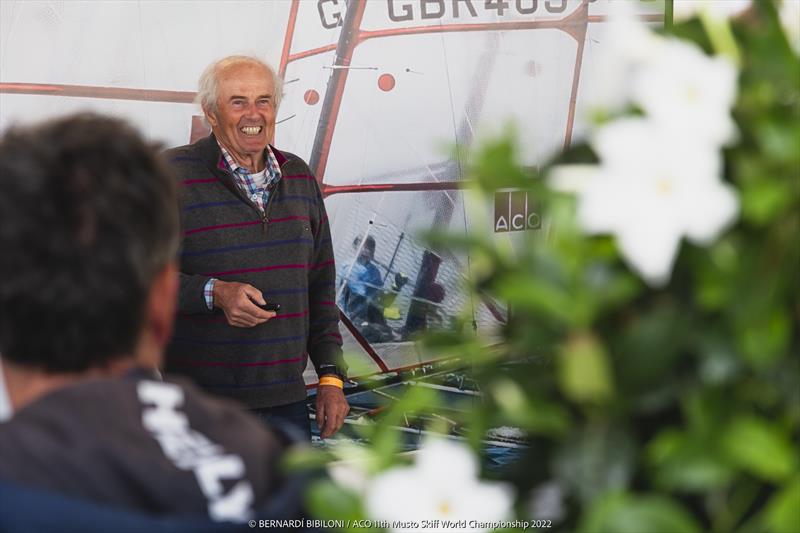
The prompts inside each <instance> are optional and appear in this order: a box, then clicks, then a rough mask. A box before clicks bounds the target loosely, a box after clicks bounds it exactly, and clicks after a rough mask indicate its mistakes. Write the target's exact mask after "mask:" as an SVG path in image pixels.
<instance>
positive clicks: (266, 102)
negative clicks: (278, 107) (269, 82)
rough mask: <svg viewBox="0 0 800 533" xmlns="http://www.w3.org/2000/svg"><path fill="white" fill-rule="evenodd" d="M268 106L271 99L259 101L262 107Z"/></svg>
mask: <svg viewBox="0 0 800 533" xmlns="http://www.w3.org/2000/svg"><path fill="white" fill-rule="evenodd" d="M268 104H269V98H261V99H260V100H259V101H258V105H262V106H263V105H268Z"/></svg>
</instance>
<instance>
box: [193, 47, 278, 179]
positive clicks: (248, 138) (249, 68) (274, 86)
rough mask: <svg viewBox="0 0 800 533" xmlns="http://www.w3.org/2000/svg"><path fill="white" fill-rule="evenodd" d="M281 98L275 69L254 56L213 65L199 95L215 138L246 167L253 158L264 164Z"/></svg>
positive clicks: (230, 57)
mask: <svg viewBox="0 0 800 533" xmlns="http://www.w3.org/2000/svg"><path fill="white" fill-rule="evenodd" d="M280 97H281V83H280V79H279V78H278V76H277V75H276V74H275V70H274V69H273V68H272V67H270V66H269V65H268V64H266V63H265V62H263V61H261V60H260V59H258V58H256V57H250V56H229V57H226V58H223V59H221V60H219V61H216V62H214V63H212V64H211V65H209V66H208V67H207V68H206V70H205V71H204V72H203V74H202V75H201V76H200V81H199V87H198V93H197V101H198V102H199V103H200V106H201V107H202V108H203V114H204V115H205V117H206V120H207V121H208V123H209V125H210V126H211V131H212V132H213V133H214V136H215V137H216V138H217V140H218V141H219V142H220V143H221V144H222V145H223V146H224V147H225V149H226V150H228V152H229V153H230V154H231V156H232V157H233V158H234V159H235V160H236V162H237V163H238V164H240V165H243V166H249V165H250V162H251V161H252V160H253V159H255V160H257V161H258V162H259V163H261V162H263V153H264V149H265V148H266V147H267V144H268V143H270V142H272V138H273V136H274V134H275V115H276V113H277V110H278V105H279V104H280ZM253 170H257V169H253Z"/></svg>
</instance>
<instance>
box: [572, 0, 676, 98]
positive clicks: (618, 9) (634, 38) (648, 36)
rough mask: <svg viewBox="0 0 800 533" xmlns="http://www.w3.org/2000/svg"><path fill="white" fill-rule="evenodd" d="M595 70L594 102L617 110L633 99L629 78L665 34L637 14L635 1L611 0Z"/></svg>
mask: <svg viewBox="0 0 800 533" xmlns="http://www.w3.org/2000/svg"><path fill="white" fill-rule="evenodd" d="M608 8H609V15H608V26H607V27H606V28H605V31H604V32H603V34H602V37H601V40H600V43H599V45H600V47H599V49H598V50H599V55H598V58H597V61H596V65H595V66H594V67H593V71H594V72H596V74H595V76H594V79H593V89H592V91H591V93H589V94H588V95H587V96H588V97H590V98H591V99H592V102H593V103H592V105H594V106H599V107H601V108H603V109H605V110H607V111H618V110H620V109H622V108H623V107H624V106H626V105H627V104H628V102H629V100H630V78H631V76H633V75H634V74H635V72H636V70H637V69H638V68H639V66H640V65H641V64H642V63H643V62H644V61H647V59H648V58H649V57H651V56H652V55H653V54H654V53H655V49H656V48H657V47H658V45H659V43H660V41H661V40H662V38H661V37H660V36H658V35H656V34H655V33H653V32H652V31H650V29H649V28H648V27H647V26H646V25H645V24H644V23H643V22H642V20H641V19H640V18H638V17H637V12H636V3H635V2H610V3H609V6H608Z"/></svg>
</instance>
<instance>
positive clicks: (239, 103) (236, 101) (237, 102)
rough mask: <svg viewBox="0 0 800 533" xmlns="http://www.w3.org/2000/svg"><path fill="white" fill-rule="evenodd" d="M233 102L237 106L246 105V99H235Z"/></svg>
mask: <svg viewBox="0 0 800 533" xmlns="http://www.w3.org/2000/svg"><path fill="white" fill-rule="evenodd" d="M231 103H232V104H233V105H235V106H241V105H244V100H234V101H233V102H231Z"/></svg>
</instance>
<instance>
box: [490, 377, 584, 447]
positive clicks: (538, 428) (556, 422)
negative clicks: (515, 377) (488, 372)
mask: <svg viewBox="0 0 800 533" xmlns="http://www.w3.org/2000/svg"><path fill="white" fill-rule="evenodd" d="M491 392H492V396H493V398H494V400H495V402H496V403H497V405H498V406H499V407H500V409H501V410H502V413H503V415H504V417H505V420H507V421H508V422H509V423H511V424H514V425H517V426H519V427H520V428H521V429H524V430H526V431H528V432H529V433H532V434H538V435H555V436H562V435H564V434H565V433H566V431H567V430H568V429H569V425H570V419H569V413H568V412H567V411H566V410H565V409H564V408H563V407H561V406H559V405H556V404H553V403H551V402H548V401H545V400H543V399H540V398H532V397H529V396H528V395H527V394H526V393H525V391H523V389H522V387H520V386H519V384H517V383H516V382H514V381H512V380H511V379H499V380H497V381H496V382H495V383H494V384H492V386H491Z"/></svg>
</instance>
